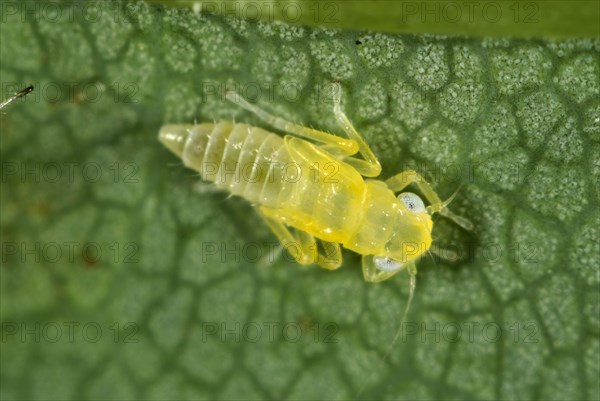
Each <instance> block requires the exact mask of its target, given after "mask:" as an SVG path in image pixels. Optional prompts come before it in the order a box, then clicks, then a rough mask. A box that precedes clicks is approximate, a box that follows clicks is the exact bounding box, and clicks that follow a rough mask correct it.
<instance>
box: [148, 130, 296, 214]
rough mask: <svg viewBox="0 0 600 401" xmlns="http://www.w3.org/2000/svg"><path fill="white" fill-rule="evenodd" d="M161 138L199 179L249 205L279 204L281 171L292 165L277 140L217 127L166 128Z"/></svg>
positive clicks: (263, 133)
mask: <svg viewBox="0 0 600 401" xmlns="http://www.w3.org/2000/svg"><path fill="white" fill-rule="evenodd" d="M160 138H161V140H162V141H163V143H165V145H167V147H169V148H170V149H171V150H172V151H173V152H174V153H176V154H177V155H178V156H180V157H181V159H182V160H183V164H184V165H185V166H186V167H189V168H191V169H193V170H196V171H198V172H199V173H200V175H201V177H202V179H203V180H205V181H209V182H212V183H214V184H215V185H216V186H217V187H219V188H223V189H227V190H228V191H230V192H231V193H232V194H233V195H239V196H243V197H244V198H246V199H247V200H248V201H250V202H252V203H260V204H263V205H265V206H269V207H277V206H278V205H279V203H280V198H281V195H282V191H283V190H284V184H285V182H284V180H282V179H281V173H282V168H281V166H282V165H285V164H286V163H288V162H289V160H290V158H289V154H288V152H287V151H286V149H285V144H284V141H283V139H282V138H281V137H280V136H278V135H276V134H273V133H270V132H268V131H265V130H263V129H261V128H258V127H252V126H249V125H246V124H234V123H231V122H220V123H217V124H198V125H168V126H164V127H163V128H162V129H161V134H160ZM173 142H175V145H173Z"/></svg>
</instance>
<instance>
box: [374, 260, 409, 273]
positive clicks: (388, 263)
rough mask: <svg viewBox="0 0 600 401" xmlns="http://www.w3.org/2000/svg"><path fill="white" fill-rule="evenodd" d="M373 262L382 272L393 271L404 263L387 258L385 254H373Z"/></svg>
mask: <svg viewBox="0 0 600 401" xmlns="http://www.w3.org/2000/svg"><path fill="white" fill-rule="evenodd" d="M373 263H374V264H375V267H376V268H377V269H379V270H382V271H384V272H395V271H398V270H400V269H401V268H402V267H403V266H404V263H401V262H398V261H397V260H394V259H392V258H388V257H387V256H373Z"/></svg>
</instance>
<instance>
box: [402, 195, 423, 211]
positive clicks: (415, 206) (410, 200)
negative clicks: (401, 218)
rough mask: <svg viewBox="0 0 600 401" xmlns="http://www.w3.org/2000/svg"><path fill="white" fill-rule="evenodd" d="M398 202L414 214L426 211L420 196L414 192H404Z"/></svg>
mask: <svg viewBox="0 0 600 401" xmlns="http://www.w3.org/2000/svg"><path fill="white" fill-rule="evenodd" d="M398 200H399V201H401V202H402V203H404V204H405V205H406V208H407V209H408V210H410V211H411V212H414V213H420V212H424V211H425V204H424V203H423V201H422V200H421V198H419V196H418V195H416V194H413V193H412V192H403V193H401V194H400V195H398Z"/></svg>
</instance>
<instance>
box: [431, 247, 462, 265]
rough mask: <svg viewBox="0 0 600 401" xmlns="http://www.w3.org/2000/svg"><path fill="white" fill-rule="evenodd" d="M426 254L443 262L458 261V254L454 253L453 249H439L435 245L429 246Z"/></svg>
mask: <svg viewBox="0 0 600 401" xmlns="http://www.w3.org/2000/svg"><path fill="white" fill-rule="evenodd" d="M427 252H429V253H432V254H434V255H436V256H437V257H439V258H441V259H444V260H448V261H450V262H455V261H457V260H458V259H460V257H459V254H458V252H456V251H455V250H454V249H448V248H441V247H439V246H437V245H436V244H431V246H430V247H429V249H428V250H427Z"/></svg>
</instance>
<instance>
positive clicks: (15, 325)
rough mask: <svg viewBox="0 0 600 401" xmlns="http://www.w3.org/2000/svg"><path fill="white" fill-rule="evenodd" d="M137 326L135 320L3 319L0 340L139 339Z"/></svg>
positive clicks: (3, 342) (72, 341) (129, 340)
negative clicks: (46, 320) (0, 337)
mask: <svg viewBox="0 0 600 401" xmlns="http://www.w3.org/2000/svg"><path fill="white" fill-rule="evenodd" d="M139 331H140V327H139V325H138V324H137V323H135V322H125V323H121V322H110V323H100V322H93V321H88V322H77V321H67V322H14V321H7V322H3V323H2V344H6V343H11V342H21V343H58V342H66V343H77V342H83V343H97V342H100V341H102V340H104V341H111V342H114V343H123V344H130V343H138V342H139V341H140V340H139V338H138V333H139Z"/></svg>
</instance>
